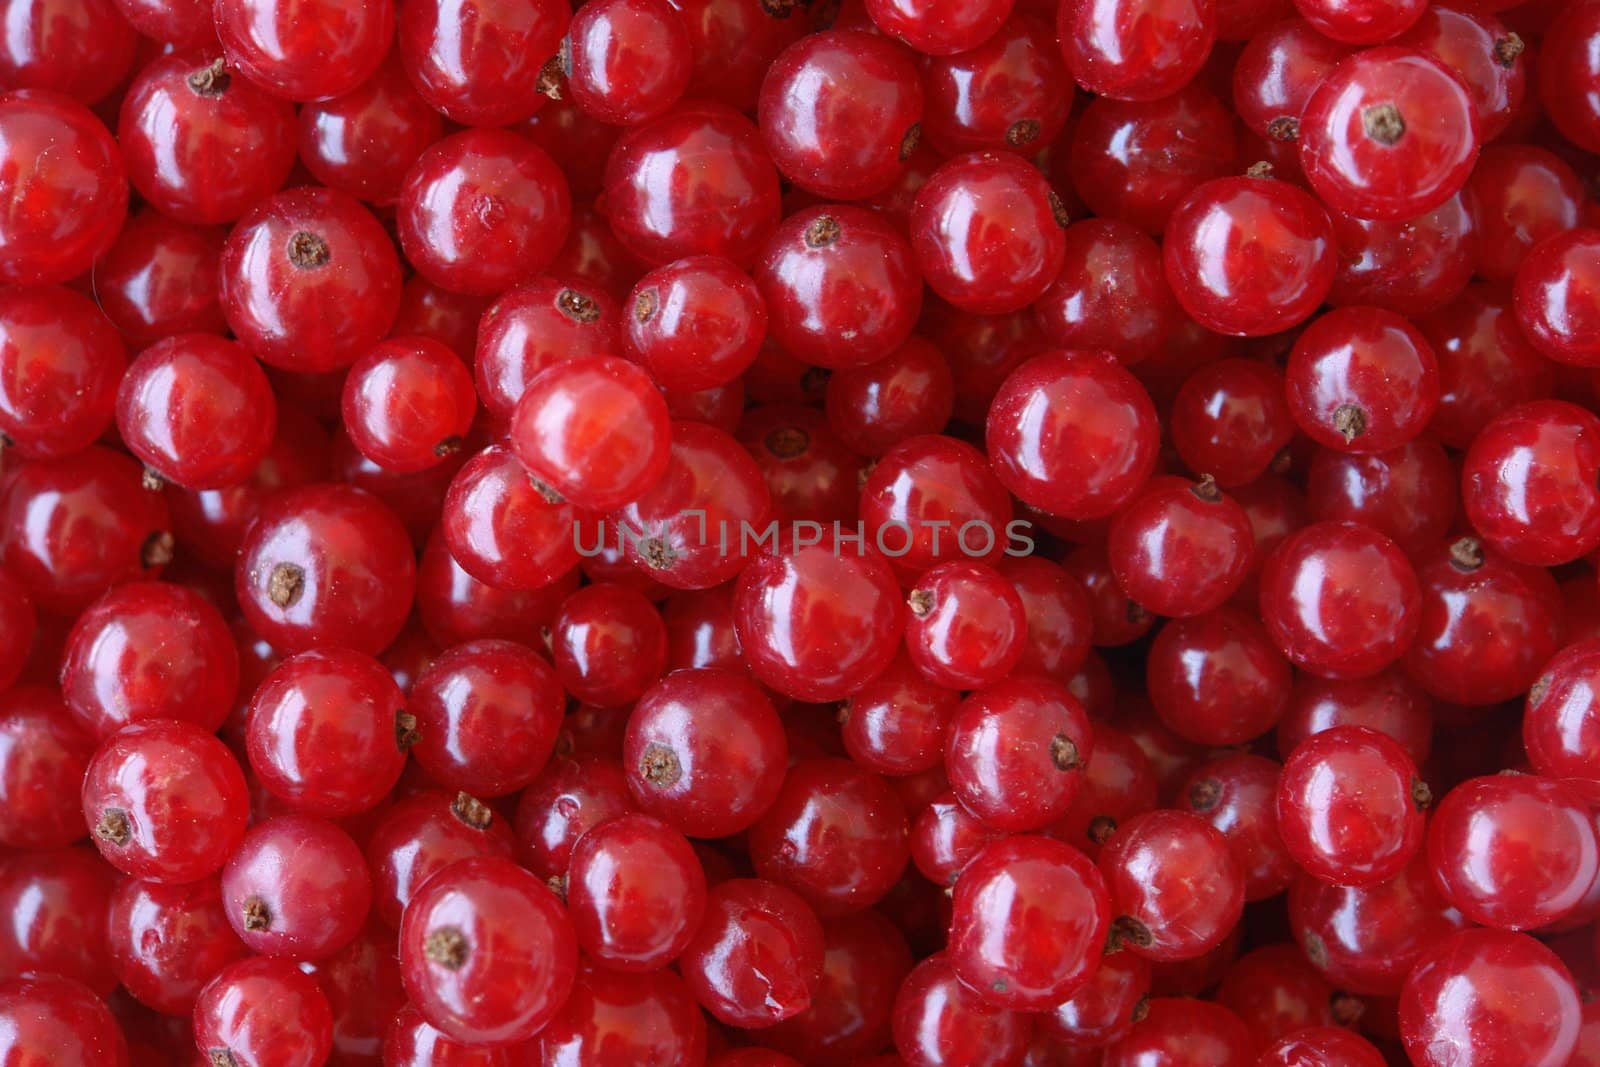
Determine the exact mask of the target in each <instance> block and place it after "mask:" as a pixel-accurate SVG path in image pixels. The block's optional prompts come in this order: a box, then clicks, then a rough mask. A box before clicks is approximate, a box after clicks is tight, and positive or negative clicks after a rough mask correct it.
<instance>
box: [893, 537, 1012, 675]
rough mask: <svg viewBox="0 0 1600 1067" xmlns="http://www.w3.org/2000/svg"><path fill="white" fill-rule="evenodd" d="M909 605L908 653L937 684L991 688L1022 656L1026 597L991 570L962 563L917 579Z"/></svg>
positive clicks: (947, 564)
mask: <svg viewBox="0 0 1600 1067" xmlns="http://www.w3.org/2000/svg"><path fill="white" fill-rule="evenodd" d="M907 603H908V605H909V609H910V618H909V619H907V620H906V651H907V653H908V654H909V655H910V658H911V662H912V663H913V664H914V665H915V666H916V668H917V670H918V671H920V672H921V673H922V675H923V677H925V678H927V679H928V680H929V681H931V682H933V683H934V684H935V685H939V686H943V687H944V688H946V689H979V688H982V687H983V686H986V685H992V684H993V683H995V682H998V681H1000V680H1001V679H1002V678H1004V677H1005V676H1006V675H1008V674H1010V673H1011V669H1012V668H1013V667H1014V666H1016V664H1017V662H1018V660H1019V659H1020V658H1021V656H1022V653H1023V649H1024V641H1025V640H1026V636H1027V616H1026V614H1025V612H1024V608H1023V605H1022V598H1021V597H1020V596H1018V595H1017V591H1016V589H1015V588H1014V587H1013V586H1012V585H1011V583H1010V582H1008V581H1007V580H1006V579H1005V578H1003V577H1002V576H1001V575H1000V574H999V573H998V572H996V571H995V570H994V568H992V567H988V566H985V565H984V564H981V563H967V562H962V561H959V560H958V561H952V562H950V563H944V564H940V565H939V566H937V567H935V568H933V569H932V570H930V571H928V572H927V573H925V574H924V575H923V576H922V577H921V578H919V579H918V580H917V583H916V587H915V588H914V589H913V590H912V591H911V594H910V596H909V598H908V600H907Z"/></svg>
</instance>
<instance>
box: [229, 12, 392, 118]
mask: <svg viewBox="0 0 1600 1067" xmlns="http://www.w3.org/2000/svg"><path fill="white" fill-rule="evenodd" d="M215 14H216V20H217V36H218V37H219V38H220V39H221V41H222V47H223V51H224V53H225V54H226V56H227V58H228V63H229V65H230V66H233V67H235V68H237V69H238V70H239V71H240V73H242V74H243V75H244V76H245V77H246V78H249V79H250V80H251V81H253V82H255V83H256V84H257V85H259V86H261V87H262V88H263V89H265V90H267V91H268V92H270V93H272V94H274V95H276V96H282V97H285V98H287V99H289V100H296V101H307V100H321V99H325V98H327V97H330V96H338V95H339V94H341V93H347V92H349V91H350V90H351V89H354V88H355V87H356V86H358V85H360V84H361V83H362V82H364V81H366V80H367V79H368V78H370V77H371V76H372V75H373V73H374V72H375V71H376V70H377V69H378V66H379V64H381V63H382V62H383V57H384V55H385V54H386V53H387V52H388V50H389V43H390V41H391V40H392V39H393V38H394V22H395V18H394V9H393V8H392V7H391V6H390V5H388V4H379V3H360V4H341V3H335V2H334V0H297V2H294V3H290V2H288V0H217V2H216V3H215Z"/></svg>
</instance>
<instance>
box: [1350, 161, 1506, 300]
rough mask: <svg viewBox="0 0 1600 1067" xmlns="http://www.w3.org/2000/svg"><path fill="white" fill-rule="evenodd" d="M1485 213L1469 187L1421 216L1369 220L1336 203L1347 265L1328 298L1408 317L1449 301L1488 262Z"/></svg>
mask: <svg viewBox="0 0 1600 1067" xmlns="http://www.w3.org/2000/svg"><path fill="white" fill-rule="evenodd" d="M1481 213H1482V210H1481V209H1480V208H1479V206H1478V203H1477V200H1476V198H1475V197H1474V196H1473V193H1472V190H1470V189H1467V188H1462V189H1461V190H1460V191H1459V192H1457V193H1456V194H1455V195H1453V196H1451V197H1448V198H1447V199H1446V200H1445V201H1444V203H1442V204H1440V205H1439V206H1438V207H1436V208H1434V209H1433V210H1432V211H1428V212H1425V213H1423V214H1421V215H1418V216H1416V217H1415V218H1408V219H1363V218H1359V217H1357V216H1355V215H1351V214H1346V213H1345V212H1342V211H1338V210H1333V209H1330V210H1329V212H1328V217H1329V218H1330V219H1332V220H1333V237H1334V242H1335V243H1336V244H1337V245H1338V247H1339V270H1338V273H1337V274H1335V275H1334V279H1333V288H1332V289H1331V290H1329V292H1328V302H1329V303H1330V304H1333V305H1335V306H1338V307H1343V306H1344V305H1347V304H1367V305H1371V306H1373V307H1380V308H1383V309H1384V310H1386V311H1396V312H1399V313H1400V314H1402V315H1405V316H1407V317H1408V318H1415V317H1416V316H1418V315H1421V314H1424V313H1426V312H1430V311H1434V310H1437V309H1438V308H1440V307H1443V306H1444V305H1445V304H1448V303H1449V302H1450V301H1451V300H1453V299H1454V298H1455V297H1457V296H1458V295H1460V293H1461V291H1462V290H1463V289H1464V288H1466V285H1467V282H1469V281H1470V280H1471V279H1472V273H1473V270H1474V269H1475V268H1476V267H1478V266H1481V264H1480V262H1479V253H1480V249H1481V247H1482V242H1483V240H1484V239H1485V237H1486V233H1485V226H1484V223H1483V222H1482V221H1481V219H1480V217H1479V216H1480V215H1481Z"/></svg>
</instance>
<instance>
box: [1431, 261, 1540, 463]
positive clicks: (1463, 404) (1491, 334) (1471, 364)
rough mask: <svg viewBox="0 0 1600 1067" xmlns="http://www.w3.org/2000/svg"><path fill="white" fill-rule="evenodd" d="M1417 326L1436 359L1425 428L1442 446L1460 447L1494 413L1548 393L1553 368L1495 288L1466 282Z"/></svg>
mask: <svg viewBox="0 0 1600 1067" xmlns="http://www.w3.org/2000/svg"><path fill="white" fill-rule="evenodd" d="M1417 325H1418V327H1420V328H1421V330H1422V332H1423V334H1424V335H1425V336H1426V337H1427V338H1428V342H1429V344H1431V345H1432V346H1433V352H1434V356H1435V357H1436V358H1437V359H1438V362H1439V407H1438V410H1437V411H1435V412H1434V416H1433V421H1432V422H1431V423H1430V424H1429V429H1430V430H1431V431H1432V432H1433V433H1434V434H1435V435H1436V436H1437V437H1438V438H1439V440H1440V441H1441V442H1443V443H1444V444H1446V445H1449V446H1450V447H1452V448H1460V449H1464V448H1466V447H1467V446H1469V445H1470V444H1472V440H1473V438H1474V437H1476V436H1477V433H1478V431H1479V430H1481V429H1483V427H1484V426H1486V425H1487V424H1488V423H1489V421H1490V420H1491V419H1493V418H1494V417H1495V416H1496V415H1499V414H1500V413H1501V412H1504V411H1507V410H1509V409H1511V408H1513V407H1516V406H1517V405H1518V404H1522V403H1526V402H1527V401H1530V400H1542V399H1544V398H1546V397H1548V396H1550V395H1551V391H1552V389H1553V387H1554V378H1555V373H1554V371H1555V369H1554V367H1553V366H1552V365H1551V363H1550V362H1549V361H1548V360H1546V359H1545V358H1544V357H1543V356H1541V355H1540V354H1539V352H1538V350H1537V349H1535V348H1534V347H1533V345H1531V344H1529V343H1528V340H1527V338H1526V337H1524V336H1523V333H1522V329H1521V327H1520V326H1518V324H1517V321H1516V316H1515V314H1514V313H1513V311H1512V303H1511V295H1510V294H1509V293H1507V292H1504V291H1502V290H1501V289H1500V288H1499V287H1491V286H1488V285H1481V284H1480V285H1472V286H1469V287H1468V288H1467V289H1466V290H1465V291H1464V292H1462V294H1461V296H1460V297H1459V298H1457V299H1456V300H1454V301H1453V302H1451V303H1450V304H1447V305H1446V306H1445V307H1443V308H1441V309H1439V310H1438V311H1435V312H1433V313H1432V314H1430V315H1428V316H1427V317H1425V318H1422V319H1420V320H1418V322H1417Z"/></svg>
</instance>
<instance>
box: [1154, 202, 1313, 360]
mask: <svg viewBox="0 0 1600 1067" xmlns="http://www.w3.org/2000/svg"><path fill="white" fill-rule="evenodd" d="M1162 254H1163V256H1164V257H1165V263H1166V271H1167V283H1168V284H1169V285H1171V286H1172V292H1173V295H1175V296H1176V297H1177V298H1178V303H1179V304H1181V305H1183V309H1184V310H1185V311H1187V312H1188V313H1189V314H1190V315H1191V316H1193V317H1194V319H1195V320H1196V321H1197V322H1199V323H1200V325H1202V326H1204V327H1206V328H1207V329H1209V330H1213V331H1215V332H1217V333H1223V334H1229V335H1232V336H1240V337H1259V336H1262V335H1265V334H1269V333H1277V332H1278V331H1280V330H1284V329H1287V328H1289V327H1291V326H1294V325H1296V324H1297V323H1300V322H1303V321H1305V319H1306V318H1307V317H1309V316H1310V315H1311V313H1312V312H1313V311H1315V310H1316V308H1317V305H1319V304H1321V303H1322V301H1323V299H1324V298H1325V297H1326V296H1327V295H1328V290H1329V289H1330V288H1331V287H1332V285H1333V279H1334V273H1335V271H1336V269H1337V266H1338V263H1337V258H1338V257H1337V256H1336V255H1335V248H1334V241H1333V227H1332V225H1331V223H1330V222H1329V221H1328V214H1327V212H1326V211H1325V210H1323V207H1322V205H1321V204H1319V203H1318V202H1317V201H1315V200H1313V199H1312V198H1311V196H1310V195H1309V194H1307V193H1305V192H1304V191H1302V190H1301V189H1299V188H1297V187H1295V186H1293V185H1290V184H1289V183H1287V182H1281V181H1274V180H1272V179H1268V178H1217V179H1215V180H1213V181H1209V182H1206V183H1205V184H1204V185H1200V186H1197V187H1195V188H1194V189H1193V191H1191V192H1190V193H1189V195H1188V196H1186V197H1185V198H1184V199H1183V200H1182V202H1180V203H1179V204H1178V206H1177V208H1176V209H1175V210H1174V211H1173V213H1172V218H1171V219H1170V221H1169V222H1168V223H1167V230H1166V238H1165V240H1164V242H1163V245H1162Z"/></svg>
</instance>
